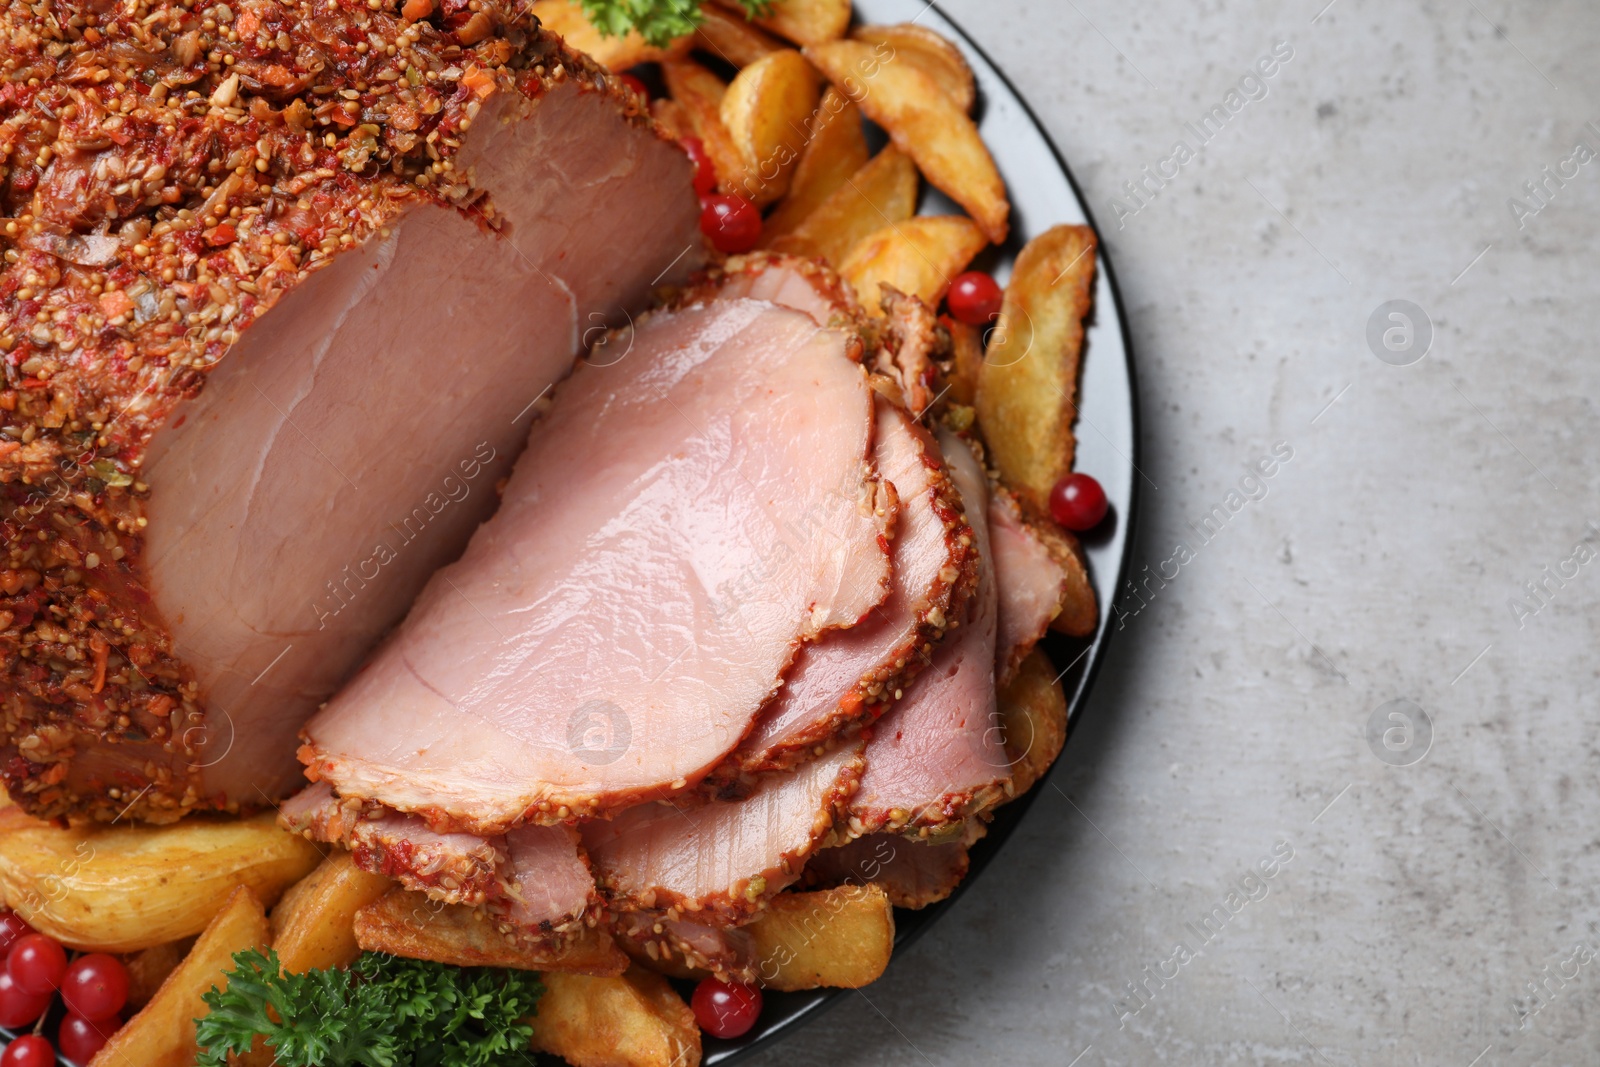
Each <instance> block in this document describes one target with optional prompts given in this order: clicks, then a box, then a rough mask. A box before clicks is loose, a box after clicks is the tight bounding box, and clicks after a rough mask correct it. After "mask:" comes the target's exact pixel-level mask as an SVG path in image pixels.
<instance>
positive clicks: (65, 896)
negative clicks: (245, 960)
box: [0, 808, 322, 952]
mask: <svg viewBox="0 0 1600 1067" xmlns="http://www.w3.org/2000/svg"><path fill="white" fill-rule="evenodd" d="M321 860H322V853H321V852H320V851H318V849H317V847H316V846H315V845H313V844H311V843H310V842H309V841H306V840H304V839H302V838H300V837H297V836H296V835H294V834H291V833H288V832H287V831H285V830H280V829H279V828H278V824H277V822H276V819H275V817H274V816H273V815H272V814H270V813H268V814H264V815H257V816H255V817H253V818H249V819H234V820H227V821H222V820H211V819H201V818H197V819H186V820H184V821H183V822H178V823H174V824H172V825H171V826H111V827H72V828H69V829H61V828H59V827H56V826H52V825H50V824H48V823H42V822H39V821H37V820H35V819H31V818H29V817H28V816H26V815H24V814H23V813H22V812H21V811H20V810H19V809H16V808H7V809H5V810H4V811H0V886H3V887H4V894H5V899H6V902H7V903H8V904H9V905H10V906H11V907H12V908H13V909H15V910H16V911H17V913H18V914H19V915H21V916H22V917H23V918H24V919H26V920H27V921H28V922H29V923H30V924H31V925H32V926H33V927H34V929H36V930H38V931H40V932H41V933H46V934H49V935H50V936H51V937H53V938H56V939H57V940H59V941H61V942H62V943H63V944H66V945H70V946H72V947H73V948H78V949H83V950H85V951H91V952H93V951H98V952H137V951H138V950H140V949H145V948H151V947H153V946H155V945H161V944H165V943H166V942H168V941H177V940H179V939H181V938H185V937H189V936H191V935H194V934H197V933H199V932H200V931H201V930H202V929H204V928H205V925H206V923H208V922H210V921H211V919H212V917H213V916H215V915H216V914H217V911H218V909H219V908H221V907H222V904H223V901H224V900H226V899H227V897H228V893H229V892H230V891H231V890H233V889H234V888H235V887H236V886H241V885H246V886H249V887H250V889H251V890H252V891H253V892H254V893H255V894H256V896H257V897H259V898H260V899H262V900H267V901H276V900H277V899H278V897H279V896H281V895H282V893H283V891H284V890H285V889H287V888H289V886H291V885H293V884H294V883H295V882H298V881H299V880H300V879H301V878H303V877H305V875H306V874H307V873H308V872H309V871H310V870H311V869H312V868H313V867H315V866H316V865H317V864H318V863H319V862H321Z"/></svg>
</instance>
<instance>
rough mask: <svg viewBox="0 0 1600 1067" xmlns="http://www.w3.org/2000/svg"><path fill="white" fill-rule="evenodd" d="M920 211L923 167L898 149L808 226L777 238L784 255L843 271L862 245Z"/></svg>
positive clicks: (848, 183) (854, 180)
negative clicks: (840, 266)
mask: <svg viewBox="0 0 1600 1067" xmlns="http://www.w3.org/2000/svg"><path fill="white" fill-rule="evenodd" d="M916 210H917V168H916V167H915V166H914V165H913V164H912V162H911V160H910V158H909V157H907V156H906V155H905V154H904V153H902V152H901V151H899V150H898V149H896V148H895V147H894V146H892V145H891V146H889V147H888V148H885V149H884V150H883V151H882V152H879V153H878V154H877V155H876V156H874V157H873V158H872V160H871V161H870V162H868V163H867V165H866V166H864V167H862V168H861V169H860V170H859V171H857V172H856V173H855V174H854V175H852V176H851V177H849V178H847V179H845V183H844V185H842V186H840V187H839V189H837V190H836V191H835V192H834V194H833V195H832V196H830V197H828V199H826V200H824V201H823V202H822V205H821V206H820V207H818V208H817V209H816V210H815V211H813V212H812V213H811V214H810V215H807V216H806V219H805V221H804V222H802V223H801V224H800V225H799V226H797V227H795V229H794V231H793V232H792V233H787V234H783V235H781V236H779V237H778V238H777V239H775V240H774V241H773V242H772V244H771V247H772V248H773V249H774V250H775V251H778V252H790V253H793V254H795V255H800V256H816V257H819V258H821V259H825V260H827V261H828V262H829V263H830V264H833V265H835V266H837V265H838V264H840V263H843V262H844V261H845V259H846V258H847V257H848V256H849V255H850V251H851V250H852V249H853V248H855V246H856V245H857V244H859V243H860V242H861V240H862V239H863V238H865V237H867V236H868V235H870V234H872V233H874V232H876V231H877V230H880V229H882V228H883V227H885V226H889V225H892V224H894V223H896V222H904V221H905V220H906V219H909V218H910V217H911V216H912V213H913V212H915V211H916Z"/></svg>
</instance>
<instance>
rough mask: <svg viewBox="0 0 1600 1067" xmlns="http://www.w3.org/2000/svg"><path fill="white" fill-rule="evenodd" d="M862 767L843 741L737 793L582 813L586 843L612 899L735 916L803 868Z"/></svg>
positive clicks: (721, 918) (631, 907) (625, 906)
mask: <svg viewBox="0 0 1600 1067" xmlns="http://www.w3.org/2000/svg"><path fill="white" fill-rule="evenodd" d="M861 767H862V760H861V746H860V745H859V744H856V745H852V746H844V747H841V748H839V749H837V750H836V751H835V752H833V753H832V754H830V755H828V756H825V757H823V758H820V759H816V760H812V761H811V762H810V763H807V764H805V765H804V766H801V767H799V768H797V769H795V770H794V771H793V772H791V773H788V774H777V775H771V776H769V777H767V778H766V779H764V780H763V781H762V783H761V785H760V787H759V788H758V789H757V790H756V791H755V793H754V794H752V795H751V796H749V797H747V798H745V799H743V800H735V801H713V802H711V803H707V804H702V805H699V806H696V807H692V808H687V809H679V808H676V807H673V806H672V805H669V804H646V805H641V806H640V807H636V808H632V809H630V810H628V811H625V812H623V813H622V814H621V815H618V816H617V817H616V818H614V819H610V820H605V819H596V820H593V821H591V822H588V823H585V824H584V827H583V844H584V848H585V849H586V850H587V851H588V853H589V860H590V863H591V864H592V865H593V867H594V871H595V877H596V879H597V880H598V881H599V883H600V887H601V889H602V890H603V891H604V892H605V894H606V897H607V899H608V900H609V901H610V903H611V905H612V907H614V908H616V909H618V910H625V911H643V912H654V913H658V914H660V913H668V912H670V913H671V917H673V918H676V917H677V916H678V915H680V914H687V915H689V916H690V917H691V918H695V919H698V920H700V921H703V922H708V923H712V924H714V925H718V926H734V925H738V924H739V923H741V922H743V921H746V920H748V919H750V918H752V917H753V916H755V915H756V913H757V912H758V911H759V910H760V909H761V908H762V907H763V906H764V905H765V904H766V902H767V901H768V900H769V899H771V898H772V897H773V896H774V895H775V894H777V893H779V892H781V891H782V890H784V889H785V888H787V887H788V886H789V885H790V884H791V883H793V882H794V880H795V879H796V878H798V877H799V876H800V872H801V870H802V868H804V866H805V862H806V858H807V857H808V856H809V855H810V854H811V853H812V852H813V851H814V850H815V849H816V847H817V845H818V843H819V842H821V841H822V840H823V839H824V838H825V837H827V836H828V835H829V833H830V832H831V831H832V830H833V826H834V823H835V822H836V821H837V818H838V816H839V815H840V814H841V813H842V811H843V810H844V807H845V805H846V804H847V803H848V800H849V797H850V794H851V793H853V792H855V789H856V784H857V782H858V781H859V780H860V777H861Z"/></svg>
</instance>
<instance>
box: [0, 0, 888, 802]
mask: <svg viewBox="0 0 1600 1067" xmlns="http://www.w3.org/2000/svg"><path fill="white" fill-rule="evenodd" d="M74 9H75V6H74ZM56 10H57V12H58V13H59V11H60V6H59V5H58V6H57V8H56ZM406 10H408V11H409V10H410V5H407V7H406ZM218 11H226V14H224V15H222V16H220V17H218V16H217V12H218ZM526 11H527V7H526V5H525V4H511V3H509V2H503V0H484V2H483V3H481V4H476V5H474V6H473V10H471V11H468V10H466V8H465V7H464V6H460V5H458V6H456V7H452V6H450V5H445V6H444V7H443V8H441V9H439V10H437V11H435V12H434V14H432V15H430V16H429V17H428V18H426V19H423V20H421V21H407V20H404V19H403V18H402V16H401V13H400V10H399V8H398V6H397V5H393V4H391V5H387V6H385V7H382V8H379V9H373V8H372V7H371V6H369V5H358V4H339V5H320V4H319V5H302V6H300V7H297V6H295V5H293V4H287V3H276V2H271V0H245V2H244V3H242V4H238V5H236V6H234V7H233V8H231V9H224V8H222V7H221V5H219V4H216V3H212V2H210V0H199V2H198V3H183V4H179V3H176V2H173V0H154V2H151V3H141V4H139V5H136V6H129V5H110V6H103V7H101V8H99V9H97V10H96V12H95V15H94V22H93V24H92V25H93V29H92V30H88V31H82V30H80V29H73V28H70V27H67V25H66V21H65V20H64V19H61V20H59V21H58V18H57V15H56V14H52V13H51V8H50V7H49V5H45V6H37V5H34V6H30V5H26V4H18V5H10V6H9V7H7V8H6V9H5V11H4V12H3V13H0V53H3V55H4V59H5V64H6V69H7V70H8V71H10V72H13V73H12V74H11V75H8V78H7V85H6V87H5V93H4V94H3V96H0V153H3V157H4V159H5V167H6V169H5V170H4V171H0V216H3V217H4V218H5V219H6V220H7V222H6V224H5V226H4V227H0V245H3V246H4V248H5V250H6V256H5V263H4V265H3V267H0V367H3V374H4V382H3V383H0V385H3V388H0V529H3V530H4V534H5V537H4V552H5V558H4V560H0V687H3V692H4V702H5V705H4V706H5V714H4V717H3V724H4V725H3V731H4V734H3V736H0V776H3V778H4V783H5V786H6V788H7V789H8V791H9V792H10V794H11V796H12V797H13V798H14V799H15V800H16V801H17V802H18V803H20V804H22V805H23V806H24V807H26V808H27V809H28V810H29V811H31V812H33V813H35V814H39V815H45V816H84V815H87V816H91V817H100V818H107V819H110V818H123V817H131V818H146V819H152V820H170V819H174V818H177V817H178V816H180V815H181V814H183V813H184V812H186V811H189V810H194V809H206V808H220V809H228V810H234V809H238V808H241V807H249V806H252V805H265V804H266V803H268V802H270V801H274V800H276V799H278V798H279V797H281V796H283V795H285V794H286V793H287V792H289V791H291V790H292V789H294V788H296V787H297V786H298V785H300V784H302V783H301V781H300V771H299V767H298V766H297V764H296V762H295V758H294V757H295V748H296V741H295V737H296V732H297V731H298V730H299V728H300V727H301V726H302V724H303V723H304V721H305V720H306V719H307V718H308V717H309V716H310V715H311V713H312V712H313V711H314V710H315V709H316V708H317V706H318V705H319V704H320V703H321V702H322V701H324V700H326V699H327V698H328V697H329V696H330V695H332V693H333V692H334V690H335V689H336V688H337V687H338V686H339V684H340V683H341V682H343V681H344V680H345V679H346V678H347V676H348V675H349V673H350V672H351V670H352V668H354V667H355V665H356V664H357V662H358V661H359V660H360V659H361V658H362V657H364V656H365V655H366V654H367V653H368V652H369V651H370V650H371V648H372V647H373V646H374V644H375V643H376V642H377V641H378V639H379V638H380V637H381V636H382V635H383V634H384V633H385V632H386V631H388V630H389V629H390V628H392V627H393V626H394V624H396V623H397V622H398V621H399V620H400V619H401V617H402V616H403V615H404V613H405V611H406V609H407V608H408V607H409V606H410V604H411V603H412V601H413V600H414V598H415V597H416V595H417V593H418V591H419V590H420V589H421V588H422V586H423V583H424V582H425V581H426V579H427V577H428V575H430V574H431V573H432V572H433V571H434V570H436V569H437V568H438V567H440V566H441V565H443V564H445V563H447V562H449V561H450V560H452V559H454V558H456V557H457V556H458V555H459V554H460V552H461V551H462V549H463V548H464V546H465V544H466V542H467V540H468V538H469V537H470V535H471V533H472V531H473V530H474V529H475V528H476V527H477V526H478V525H479V524H480V523H481V522H482V521H483V520H484V519H486V518H487V517H488V516H489V514H490V513H491V511H492V510H493V508H494V505H495V489H494V486H495V484H496V482H497V481H498V480H499V479H501V478H503V477H504V476H505V475H506V474H507V473H508V472H509V471H510V469H511V465H512V463H513V461H514V460H515V458H516V455H517V452H518V450H519V449H520V448H521V446H522V444H523V442H524V440H525V439H526V437H527V434H528V428H529V425H530V422H531V420H532V414H531V412H532V410H533V408H532V405H533V404H534V402H535V401H536V400H537V399H538V398H539V397H540V396H541V395H542V394H543V393H544V392H545V391H546V390H547V389H548V388H549V387H550V386H551V384H552V383H554V382H555V381H556V380H558V379H559V378H561V377H562V376H563V375H565V374H566V373H567V372H568V370H569V369H570V367H571V365H572V362H573V360H574V359H575V357H576V356H577V355H578V354H579V352H580V351H581V350H582V349H583V348H584V347H585V346H586V344H587V343H588V342H590V341H592V340H593V335H592V333H591V331H594V330H597V329H600V328H603V327H605V326H606V325H608V324H615V323H619V322H622V321H624V320H625V317H626V315H627V314H628V313H632V312H637V311H638V310H639V309H640V308H642V307H643V305H644V304H645V302H646V299H647V296H648V291H649V288H650V286H651V285H652V284H653V283H655V282H657V281H664V282H666V283H675V282H677V281H681V280H682V279H683V278H684V277H686V276H687V275H688V273H689V272H690V271H691V270H692V269H693V268H694V267H696V266H697V265H698V260H699V258H700V255H701V251H700V250H701V243H700V235H699V233H698V231H697V226H696V223H697V218H698V215H699V209H698V207H697V205H696V201H695V197H694V193H693V190H692V188H691V183H690V168H689V165H688V163H687V161H686V160H685V159H684V157H683V155H682V153H681V152H679V151H678V150H677V149H676V148H675V147H674V146H673V145H671V144H669V143H667V142H666V141H665V140H663V139H662V138H660V137H659V136H658V135H657V134H656V133H655V131H654V130H653V129H652V128H651V127H650V125H649V123H648V121H647V120H646V119H645V118H643V117H642V116H641V114H640V112H639V105H638V102H637V100H636V99H635V98H634V97H633V96H632V94H631V93H628V92H626V91H625V90H621V89H620V88H619V87H618V85H617V83H616V82H615V80H614V79H612V78H611V77H610V76H609V75H606V74H604V73H603V72H602V71H600V70H599V68H597V67H596V66H595V65H594V64H593V63H591V62H590V61H589V60H587V59H585V58H583V57H581V56H579V55H578V54H577V53H574V52H572V51H570V50H568V49H567V48H566V47H565V46H564V45H562V44H561V43H560V41H559V40H558V39H557V38H555V37H554V36H552V35H549V34H547V33H544V32H543V31H541V30H540V29H539V28H538V23H537V20H536V19H534V18H532V17H531V16H529V15H528V14H527V13H526ZM217 23H224V24H225V25H228V26H231V27H233V28H234V29H236V30H238V31H240V32H239V38H238V43H237V44H228V45H227V47H226V48H224V47H223V46H224V44H225V43H226V42H224V40H223V38H222V37H221V36H219V35H218V31H216V30H215V29H214V27H215V26H216V24H217ZM77 25H78V22H77V21H76V20H74V22H73V26H77ZM63 33H66V34H67V35H68V37H69V38H70V41H58V40H57V38H59V37H61V35H62V34H63ZM356 40H359V41H363V42H366V43H367V44H368V45H370V46H371V47H362V48H354V49H353V48H351V47H349V45H348V42H351V41H356ZM221 51H226V52H227V53H228V59H229V61H230V63H231V65H224V64H223V63H222V62H221V61H220V56H219V52H221ZM20 72H26V76H25V77H24V76H22V75H21V73H20ZM586 335H587V336H586ZM446 592H449V590H448V588H447V589H446ZM841 604H842V602H841ZM842 606H847V607H851V608H854V607H859V605H843V604H842ZM673 651H674V652H675V651H676V649H674V650H673ZM659 668H660V664H657V665H656V666H655V667H654V668H652V669H659ZM379 673H380V674H381V672H379ZM649 714H651V715H654V714H656V712H655V711H654V710H651V711H650V712H649ZM639 725H640V728H641V730H642V729H643V727H644V725H645V724H644V722H643V721H641V722H640V724H639ZM730 728H731V727H730ZM621 765H622V766H626V761H624V762H623V763H622V764H621Z"/></svg>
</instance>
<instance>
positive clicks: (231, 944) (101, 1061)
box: [89, 886, 268, 1067]
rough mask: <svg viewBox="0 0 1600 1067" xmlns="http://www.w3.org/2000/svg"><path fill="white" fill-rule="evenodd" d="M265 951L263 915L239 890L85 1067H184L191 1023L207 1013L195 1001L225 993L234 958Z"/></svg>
mask: <svg viewBox="0 0 1600 1067" xmlns="http://www.w3.org/2000/svg"><path fill="white" fill-rule="evenodd" d="M267 945H268V935H267V913H266V911H265V910H264V909H263V908H262V907H261V901H260V899H259V898H257V897H256V895H255V894H254V893H253V892H251V891H250V888H249V887H248V886H239V887H238V888H237V889H235V890H234V891H233V892H232V893H231V894H229V895H228V896H227V897H226V898H225V899H224V900H223V902H222V908H221V910H220V911H218V912H217V913H216V915H215V916H214V917H213V918H212V920H211V922H210V924H209V925H208V926H207V927H206V928H205V932H204V933H202V934H201V935H200V938H199V940H197V941H196V942H195V943H194V948H193V949H191V950H190V952H189V955H188V956H187V957H186V958H185V959H184V961H183V962H182V963H181V964H179V965H178V968H177V970H175V971H173V972H172V973H171V974H170V975H168V976H167V980H166V981H165V982H162V983H161V988H160V989H158V990H157V991H156V994H155V996H154V997H152V998H151V999H150V1003H148V1004H146V1005H145V1006H144V1008H143V1009H141V1010H140V1012H139V1014H137V1015H135V1016H134V1017H133V1018H131V1019H129V1020H128V1021H127V1023H126V1024H124V1025H123V1027H122V1029H120V1030H118V1031H117V1032H116V1034H115V1035H113V1036H112V1038H111V1040H110V1041H109V1042H107V1043H106V1046H105V1047H104V1048H102V1049H101V1050H100V1051H99V1052H98V1053H96V1054H95V1057H94V1059H92V1060H90V1061H89V1065H90V1067H128V1065H129V1064H138V1065H139V1067H189V1065H190V1064H192V1063H194V1058H195V1055H196V1053H198V1052H199V1047H198V1046H197V1045H196V1044H195V1039H194V1020H195V1018H196V1017H197V1016H201V1015H205V1014H206V1013H207V1008H206V1006H205V1002H204V1001H202V1000H201V999H200V998H201V997H202V996H204V995H205V994H206V993H209V992H210V991H211V989H212V987H213V986H215V987H219V988H222V989H226V988H227V986H228V982H227V979H225V978H224V977H223V975H222V972H223V971H225V970H229V969H230V968H232V967H233V956H234V953H236V952H244V951H245V950H247V949H252V948H254V949H260V950H262V951H265V950H266V948H267Z"/></svg>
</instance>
